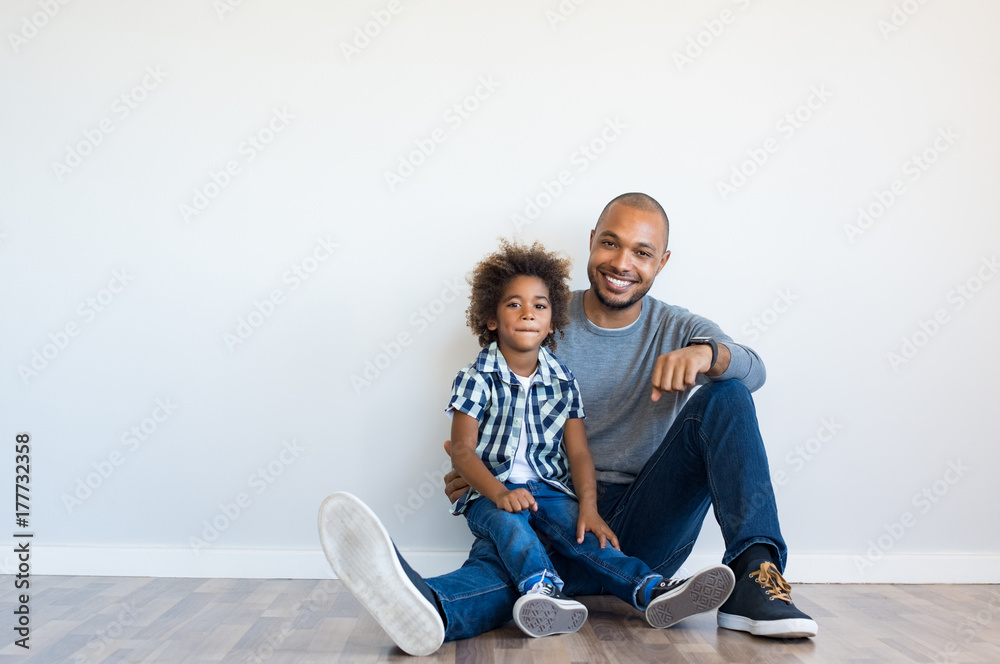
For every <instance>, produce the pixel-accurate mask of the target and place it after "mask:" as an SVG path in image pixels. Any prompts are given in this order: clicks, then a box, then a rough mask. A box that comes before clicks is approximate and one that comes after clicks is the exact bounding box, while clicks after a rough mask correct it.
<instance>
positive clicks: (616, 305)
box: [587, 270, 649, 311]
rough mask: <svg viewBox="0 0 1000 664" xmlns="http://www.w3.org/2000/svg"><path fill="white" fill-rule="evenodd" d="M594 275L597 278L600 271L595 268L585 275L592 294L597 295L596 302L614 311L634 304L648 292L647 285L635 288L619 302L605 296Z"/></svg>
mask: <svg viewBox="0 0 1000 664" xmlns="http://www.w3.org/2000/svg"><path fill="white" fill-rule="evenodd" d="M594 275H597V279H600V278H601V273H600V272H598V271H597V270H594V271H593V272H592V273H591V274H589V275H587V276H589V277H590V290H592V291H593V292H594V295H596V296H597V300H598V302H600V303H601V304H602V305H604V306H605V307H607V308H608V309H612V310H615V311H620V310H622V309H628V308H629V307H631V306H632V305H633V304H635V303H636V302H638V301H639V300H641V299H642V298H643V297H645V295H646V293H648V292H649V286H647V287H646V288H639V289H637V290H635V291H634V292H633V293H632V295H631V296H630V297H629V298H628V300H626V301H624V302H621V301H619V300H609V299H608V298H607V297H605V295H604V293H603V291H602V290H601V289H600V288H598V284H597V280H596V279H595V278H594Z"/></svg>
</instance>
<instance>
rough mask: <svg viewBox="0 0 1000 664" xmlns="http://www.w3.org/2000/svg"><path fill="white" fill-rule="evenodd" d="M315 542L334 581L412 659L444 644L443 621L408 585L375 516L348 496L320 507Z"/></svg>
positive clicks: (338, 496) (335, 496) (337, 496)
mask: <svg viewBox="0 0 1000 664" xmlns="http://www.w3.org/2000/svg"><path fill="white" fill-rule="evenodd" d="M319 540H320V543H321V544H322V545H323V553H325V554H326V559H327V560H328V561H329V562H330V566H331V567H333V571H334V572H336V573H337V578H338V579H340V581H341V582H342V583H343V584H344V586H345V587H346V588H347V589H348V590H350V591H351V594H352V595H354V597H355V598H356V599H357V600H358V601H359V602H361V604H362V606H364V607H365V609H366V610H367V611H368V613H370V614H371V615H372V617H373V618H375V620H376V621H377V622H378V624H379V625H380V626H381V627H382V629H383V630H385V632H386V634H388V635H389V638H391V639H392V640H393V642H395V644H396V645H397V646H399V647H400V648H401V649H402V650H403V651H405V652H407V653H409V654H410V655H417V656H422V655H429V654H431V653H433V652H435V651H436V650H437V649H438V648H440V647H441V644H442V643H443V642H444V621H443V620H442V619H441V615H440V614H439V613H438V611H437V608H436V607H434V606H433V605H432V604H431V603H430V602H428V601H427V599H426V598H425V597H424V596H423V595H422V594H420V591H419V590H418V589H417V588H416V587H415V586H414V585H413V583H411V582H410V579H409V578H408V577H407V576H406V572H405V571H404V570H403V567H402V565H400V564H399V560H398V559H397V558H396V552H395V550H394V548H393V545H392V540H391V539H390V538H389V533H387V532H386V530H385V528H384V527H383V526H382V522H381V521H379V519H378V517H377V516H375V513H374V512H372V511H371V509H369V507H368V506H367V505H365V504H364V503H363V502H361V500H360V499H358V498H357V497H355V496H353V495H351V494H349V493H335V494H332V495H330V496H328V497H327V499H326V500H324V501H323V504H322V505H321V506H320V508H319Z"/></svg>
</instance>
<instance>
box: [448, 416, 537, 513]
mask: <svg viewBox="0 0 1000 664" xmlns="http://www.w3.org/2000/svg"><path fill="white" fill-rule="evenodd" d="M478 442H479V421H478V420H476V418H474V417H472V416H471V415H467V414H465V413H463V412H461V411H457V410H456V411H454V412H453V413H452V418H451V465H453V466H454V467H455V470H457V471H458V472H459V473H460V474H461V475H462V477H463V478H465V481H466V482H468V483H469V486H471V487H472V488H473V489H475V490H476V491H478V492H479V493H481V494H483V495H484V496H486V497H487V498H489V499H490V500H492V501H493V503H494V504H495V505H496V506H497V507H499V508H500V509H502V510H504V511H507V512H520V511H522V510H526V509H528V508H531V509H532V510H537V509H538V505H536V504H535V498H534V496H532V495H531V492H530V491H528V490H527V489H514V490H508V489H507V487H505V486H504V485H503V483H502V482H501V481H500V480H498V479H497V478H495V477H494V476H493V473H491V472H490V469H489V468H487V467H486V464H485V463H483V460H482V459H481V458H479V455H478V454H476V444H477V443H478Z"/></svg>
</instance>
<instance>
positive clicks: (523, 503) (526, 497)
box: [493, 489, 538, 514]
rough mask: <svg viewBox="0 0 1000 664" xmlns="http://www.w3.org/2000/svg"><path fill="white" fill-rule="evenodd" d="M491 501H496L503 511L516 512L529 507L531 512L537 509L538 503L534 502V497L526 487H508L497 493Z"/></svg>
mask: <svg viewBox="0 0 1000 664" xmlns="http://www.w3.org/2000/svg"><path fill="white" fill-rule="evenodd" d="M493 502H494V503H496V506H497V508H499V509H502V510H503V511H504V512H513V513H515V514H516V513H517V512H523V511H524V510H526V509H530V510H531V511H532V512H537V511H538V503H536V502H535V497H534V496H532V495H531V492H530V491H528V490H527V489H508V490H507V491H504V492H503V493H501V494H499V495H497V496H496V500H494V501H493Z"/></svg>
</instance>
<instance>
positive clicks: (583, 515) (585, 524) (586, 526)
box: [576, 505, 621, 550]
mask: <svg viewBox="0 0 1000 664" xmlns="http://www.w3.org/2000/svg"><path fill="white" fill-rule="evenodd" d="M588 531H589V532H592V533H594V534H595V535H597V541H599V542H600V543H601V548H602V549H604V548H606V547H607V544H608V542H611V546H613V547H615V548H616V549H618V550H621V547H620V546H618V538H617V537H616V536H615V533H614V531H613V530H611V527H610V526H609V525H608V524H606V523H605V522H604V519H602V518H601V515H600V514H598V513H597V508H596V507H594V506H584V505H580V518H579V519H577V522H576V543H577V544H583V537H584V535H585V534H586V533H587V532H588Z"/></svg>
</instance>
